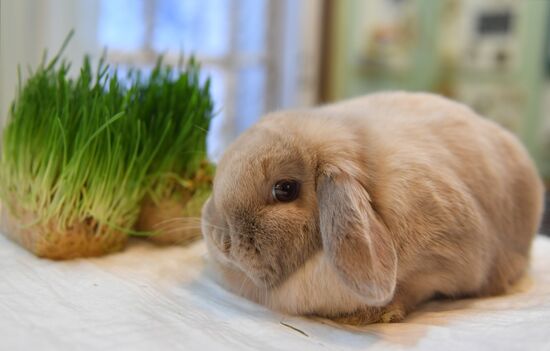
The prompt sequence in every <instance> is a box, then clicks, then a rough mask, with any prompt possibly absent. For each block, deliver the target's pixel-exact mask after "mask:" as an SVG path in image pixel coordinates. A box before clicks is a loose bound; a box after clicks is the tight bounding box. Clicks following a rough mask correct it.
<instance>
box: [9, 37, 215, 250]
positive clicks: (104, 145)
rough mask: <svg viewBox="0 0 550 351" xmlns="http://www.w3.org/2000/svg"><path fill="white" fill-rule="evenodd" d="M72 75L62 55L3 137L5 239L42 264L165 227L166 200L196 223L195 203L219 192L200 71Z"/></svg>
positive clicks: (25, 88)
mask: <svg viewBox="0 0 550 351" xmlns="http://www.w3.org/2000/svg"><path fill="white" fill-rule="evenodd" d="M66 42H67V41H66ZM65 45H66V43H65V44H64V46H65ZM61 52H62V50H61ZM69 68H70V64H69V63H68V62H67V61H65V60H63V59H62V58H61V54H58V55H57V56H56V57H54V58H53V59H52V60H51V61H49V62H46V59H43V60H42V63H41V64H40V65H39V66H38V68H37V69H36V70H35V71H34V72H32V73H31V75H30V78H29V79H28V80H27V81H26V82H25V83H24V84H22V83H21V81H20V83H19V91H18V94H17V97H16V99H15V101H14V102H13V104H12V106H11V109H10V116H9V121H8V124H7V126H6V128H5V129H4V132H3V140H2V154H1V160H0V198H1V200H2V203H3V205H4V206H3V211H2V212H3V223H4V227H5V230H4V231H6V232H8V233H7V234H8V235H10V236H11V237H12V238H14V239H16V240H17V241H19V242H20V243H21V244H22V245H23V246H25V247H27V248H28V249H29V250H31V251H32V252H34V253H36V254H37V255H39V256H43V257H50V258H56V259H63V258H72V257H81V256H93V255H99V254H103V253H107V252H111V251H116V250H119V249H121V248H122V247H123V246H124V244H125V242H126V239H127V237H128V235H130V234H135V235H138V234H139V235H154V234H156V233H158V232H159V231H162V230H159V229H162V223H160V221H161V220H162V221H165V220H166V219H164V218H162V219H159V218H158V217H159V215H158V213H157V212H158V211H159V210H161V208H162V206H164V205H165V204H166V203H173V204H174V205H173V206H172V207H174V206H175V207H177V208H178V209H177V210H173V211H172V215H173V216H174V217H181V216H185V215H196V214H197V210H196V207H197V206H196V204H195V205H192V206H189V205H190V204H192V203H194V202H197V199H199V198H201V199H202V198H203V197H204V196H203V194H204V193H205V192H208V189H209V186H210V178H209V172H210V168H209V166H208V165H207V163H206V162H205V159H206V151H205V143H206V140H205V139H206V133H207V130H208V127H209V123H210V119H211V116H212V108H213V103H212V99H211V97H210V91H209V89H210V88H209V87H210V82H209V80H206V81H205V82H204V83H203V82H201V80H200V77H199V73H200V67H199V65H198V64H197V63H196V62H195V61H194V60H192V59H191V60H189V61H188V62H187V63H186V64H185V65H180V66H179V67H176V68H173V67H169V66H167V65H164V64H163V63H162V61H161V60H159V61H158V62H157V64H156V66H155V68H154V69H153V71H152V73H151V74H150V76H149V77H145V75H144V74H142V72H141V71H139V70H130V72H129V73H128V74H127V75H126V77H124V79H121V78H120V77H119V76H118V75H117V74H116V73H112V72H113V70H112V68H111V67H109V65H107V64H106V63H105V62H104V60H100V62H99V64H98V66H97V68H96V69H95V71H94V70H93V69H92V66H91V63H90V59H89V58H87V57H86V58H84V61H83V64H82V67H81V68H80V72H79V74H78V76H77V77H75V78H71V77H70V76H69ZM190 208H192V209H193V210H190ZM199 208H200V206H199ZM144 209H145V210H144ZM191 212H193V213H191ZM194 235H196V231H195V232H194Z"/></svg>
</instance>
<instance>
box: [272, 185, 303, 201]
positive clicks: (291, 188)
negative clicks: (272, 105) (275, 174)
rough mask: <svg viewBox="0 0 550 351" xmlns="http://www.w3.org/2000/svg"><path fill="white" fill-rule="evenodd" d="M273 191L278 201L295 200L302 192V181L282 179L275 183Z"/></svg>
mask: <svg viewBox="0 0 550 351" xmlns="http://www.w3.org/2000/svg"><path fill="white" fill-rule="evenodd" d="M271 193H272V194H273V198H274V199H275V200H277V201H280V202H290V201H294V200H296V198H297V197H298V195H299V193H300V183H298V182H297V181H295V180H280V181H278V182H277V183H275V185H273V189H272V191H271Z"/></svg>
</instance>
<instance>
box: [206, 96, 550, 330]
mask: <svg viewBox="0 0 550 351" xmlns="http://www.w3.org/2000/svg"><path fill="white" fill-rule="evenodd" d="M543 192H544V187H543V183H542V181H541V179H540V177H539V175H538V173H537V170H536V167H535V166H534V164H533V162H532V160H531V159H530V157H529V155H528V153H527V152H526V150H525V148H524V147H523V146H522V145H521V144H520V142H519V141H518V140H517V138H516V137H515V136H514V135H513V134H512V133H510V132H508V131H506V130H505V129H503V128H502V127H500V126H499V125H497V124H496V123H495V122H492V121H490V120H488V119H485V118H483V117H480V116H479V115H477V114H476V113H475V112H473V111H472V110H471V109H469V108H468V107H466V106H465V105H462V104H460V103H457V102H453V101H451V100H449V99H447V98H444V97H440V96H437V95H434V94H429V93H408V92H384V93H376V94H372V95H367V96H363V97H358V98H354V99H351V100H348V101H343V102H340V103H335V104H330V105H325V106H321V107H316V108H310V109H302V110H294V111H280V112H274V113H270V114H267V115H266V116H265V117H263V118H262V119H261V120H260V121H259V122H257V124H255V125H254V126H252V127H251V128H250V129H249V130H248V131H246V132H244V133H243V134H242V135H241V136H239V137H238V138H237V140H236V141H235V142H234V143H233V144H232V145H231V146H230V147H229V148H228V149H227V150H226V152H225V153H224V154H223V155H222V158H221V160H220V162H219V164H218V167H217V171H216V175H215V179H214V184H213V192H212V195H211V197H210V198H209V199H208V200H207V201H206V203H205V204H204V206H203V211H202V221H201V222H202V224H201V227H202V232H203V236H204V239H205V242H206V246H207V249H208V253H209V256H210V257H211V260H210V261H211V264H212V266H213V268H214V272H215V273H216V274H217V275H218V277H219V279H220V280H221V283H222V284H223V285H224V286H225V287H226V288H227V289H228V290H230V291H232V292H234V293H236V294H238V295H241V296H244V297H245V298H247V299H250V300H252V301H254V302H257V303H260V304H263V305H265V306H267V307H269V308H271V309H274V310H276V311H279V312H283V313H288V314H293V315H306V316H308V315H310V316H320V317H324V318H329V319H332V320H335V321H338V322H341V323H346V324H368V323H375V322H398V321H401V320H403V319H404V318H405V316H406V315H407V314H408V313H410V312H411V311H413V310H414V309H415V307H417V306H418V305H419V304H421V303H423V302H425V301H427V300H430V299H431V298H433V297H439V296H443V297H448V298H460V297H479V296H492V295H496V294H502V293H505V292H506V291H507V288H508V287H510V286H511V285H512V284H514V282H516V281H517V280H518V279H519V278H520V277H521V276H522V274H523V273H524V272H525V271H526V268H527V266H528V261H529V252H530V247H531V242H532V240H533V237H534V235H535V233H536V231H537V229H538V225H539V222H540V220H541V215H542V212H543Z"/></svg>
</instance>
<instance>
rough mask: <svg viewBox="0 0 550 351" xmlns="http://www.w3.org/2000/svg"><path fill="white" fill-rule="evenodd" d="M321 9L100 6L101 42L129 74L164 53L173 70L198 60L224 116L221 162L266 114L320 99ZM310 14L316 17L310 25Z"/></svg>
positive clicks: (196, 2) (219, 122) (259, 2)
mask: <svg viewBox="0 0 550 351" xmlns="http://www.w3.org/2000/svg"><path fill="white" fill-rule="evenodd" d="M298 5H299V6H298ZM305 5H307V6H305ZM308 7H309V8H308ZM318 7H319V5H315V4H314V1H304V2H300V3H297V2H294V1H292V0H185V1H180V0H101V2H100V7H99V13H98V25H97V38H98V42H99V45H101V46H106V47H108V54H107V58H108V60H109V61H110V62H112V63H115V64H117V65H119V67H121V68H122V69H123V68H124V66H126V65H137V66H140V67H142V68H143V69H145V70H146V69H147V68H148V67H150V66H152V65H153V64H154V61H155V59H156V57H157V55H158V54H163V55H164V58H165V62H167V63H171V64H176V63H177V61H178V59H179V56H180V53H184V54H185V55H189V54H191V53H192V54H194V55H195V56H196V57H197V59H198V60H199V61H200V62H201V63H202V66H203V71H204V74H205V76H206V75H207V76H210V77H211V79H212V93H213V98H214V102H215V105H216V111H217V115H216V117H215V118H214V120H213V123H212V126H211V134H210V136H209V139H208V143H209V152H210V155H211V156H212V157H213V158H214V159H216V158H218V157H219V155H220V153H221V151H222V150H223V148H224V147H225V146H226V145H227V144H228V143H229V142H231V140H233V139H234V138H235V137H236V136H237V135H238V134H239V133H240V132H242V131H243V130H244V129H246V128H247V127H249V126H250V125H251V124H252V123H254V122H255V121H256V119H257V118H258V117H259V116H261V115H262V114H263V113H264V112H265V111H269V110H274V109H277V108H283V107H288V106H292V105H307V104H310V103H313V101H306V100H307V99H309V100H312V97H314V96H315V92H314V90H315V88H314V87H315V86H316V82H315V80H314V79H312V77H315V75H316V73H317V72H316V65H315V64H314V62H316V58H313V59H312V55H316V54H317V52H316V48H317V45H316V44H317V41H316V39H315V35H313V34H312V33H314V31H315V30H316V29H317V27H316V25H315V23H317V19H318V17H319V16H318V15H317V14H318V13H319V12H320V11H319V8H318ZM306 10H309V11H307V12H306ZM304 16H307V17H308V18H311V19H310V20H307V21H306V22H305V25H304V21H303V20H304ZM309 24H313V25H309ZM305 27H307V28H308V29H309V31H308V30H304V28H305ZM300 32H301V34H299V33H300ZM300 39H302V40H307V41H308V44H307V45H304V43H303V42H300ZM310 40H311V42H310ZM308 48H311V50H309V51H308V50H307V49H308ZM306 59H307V61H309V64H308V65H301V62H305V60H306ZM308 92H309V93H308ZM304 96H307V98H304Z"/></svg>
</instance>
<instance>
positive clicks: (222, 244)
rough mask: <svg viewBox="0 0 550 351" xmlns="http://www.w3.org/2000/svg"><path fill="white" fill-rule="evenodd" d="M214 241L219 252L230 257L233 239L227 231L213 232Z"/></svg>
mask: <svg viewBox="0 0 550 351" xmlns="http://www.w3.org/2000/svg"><path fill="white" fill-rule="evenodd" d="M212 240H213V241H214V243H215V244H216V247H217V248H218V250H220V251H221V252H222V253H223V254H225V255H228V254H229V251H230V250H231V237H230V236H229V233H228V232H227V230H221V229H218V228H216V229H214V230H213V231H212Z"/></svg>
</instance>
